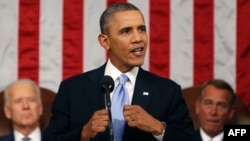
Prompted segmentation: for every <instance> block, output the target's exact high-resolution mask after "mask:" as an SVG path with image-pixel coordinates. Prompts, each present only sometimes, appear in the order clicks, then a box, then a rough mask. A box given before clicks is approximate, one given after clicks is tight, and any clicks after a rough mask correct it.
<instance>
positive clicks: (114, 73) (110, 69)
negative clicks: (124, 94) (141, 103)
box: [104, 60, 164, 141]
mask: <svg viewBox="0 0 250 141" xmlns="http://www.w3.org/2000/svg"><path fill="white" fill-rule="evenodd" d="M138 71H139V67H134V68H133V69H132V70H130V71H129V72H126V73H125V74H126V75H127V76H128V78H129V81H128V82H127V83H126V84H125V87H126V88H127V90H128V93H129V104H131V103H132V98H133V94H134V88H135V81H136V77H137V74H138ZM121 74H122V72H120V71H119V70H118V69H117V68H116V67H115V66H114V65H113V64H112V63H111V62H110V60H108V62H107V65H106V68H105V72H104V75H109V76H111V77H112V78H113V80H114V81H115V86H114V88H115V87H116V86H117V85H118V83H119V80H118V77H119V76H120V75H121ZM112 96H113V92H112V93H111V94H110V97H111V99H112ZM111 106H112V104H111ZM163 135H164V134H162V135H159V136H154V137H155V138H156V139H157V140H158V141H162V140H163Z"/></svg>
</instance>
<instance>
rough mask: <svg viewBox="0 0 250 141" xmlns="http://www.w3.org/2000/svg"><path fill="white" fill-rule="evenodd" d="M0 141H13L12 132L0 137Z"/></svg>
mask: <svg viewBox="0 0 250 141" xmlns="http://www.w3.org/2000/svg"><path fill="white" fill-rule="evenodd" d="M0 141H15V139H14V134H13V133H12V134H9V135H5V136H2V137H0Z"/></svg>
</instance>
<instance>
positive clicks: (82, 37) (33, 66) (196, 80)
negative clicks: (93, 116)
mask: <svg viewBox="0 0 250 141" xmlns="http://www.w3.org/2000/svg"><path fill="white" fill-rule="evenodd" d="M126 1H127V2H131V3H133V4H135V5H136V6H137V7H138V8H140V9H141V11H142V12H143V14H144V16H145V17H144V18H145V21H146V25H147V31H148V33H149V48H148V52H147V55H146V59H145V64H144V65H143V68H145V69H146V70H149V71H151V72H153V73H155V74H158V75H160V76H163V77H166V78H171V79H173V80H174V81H176V82H178V83H179V84H180V85H181V86H182V88H186V87H189V86H193V85H199V84H202V83H203V82H204V81H206V80H208V79H212V78H221V79H224V80H226V81H228V82H229V83H230V84H231V85H232V86H233V88H234V89H235V91H236V92H237V94H238V95H240V96H241V97H242V98H243V99H244V102H245V103H246V104H248V106H249V107H250V0H0V91H1V90H4V88H5V87H6V86H7V85H8V84H9V83H10V82H11V81H14V80H16V79H18V78H23V77H29V78H31V79H33V80H35V81H36V82H37V83H38V84H39V85H40V86H41V87H44V88H48V89H50V90H52V91H54V92H56V91H57V89H58V86H59V83H60V81H61V80H63V79H65V78H68V77H69V76H72V75H75V74H79V73H82V72H86V71H88V70H91V69H94V68H96V67H98V66H100V65H102V64H103V63H104V62H105V61H106V58H107V57H106V52H105V50H104V49H103V48H102V47H101V46H100V45H99V43H98V41H97V36H98V34H99V33H100V29H99V17H100V15H101V13H102V12H103V10H104V9H105V8H106V7H107V6H108V5H110V4H112V3H114V2H126Z"/></svg>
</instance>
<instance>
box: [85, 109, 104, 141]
mask: <svg viewBox="0 0 250 141" xmlns="http://www.w3.org/2000/svg"><path fill="white" fill-rule="evenodd" d="M108 121H109V117H108V111H107V110H106V109H103V110H99V111H96V112H95V113H94V114H93V115H92V117H91V118H90V120H89V121H88V123H87V124H86V125H84V127H83V128H82V136H87V137H89V138H91V137H94V136H96V134H97V133H99V132H104V131H105V130H106V128H107V126H108Z"/></svg>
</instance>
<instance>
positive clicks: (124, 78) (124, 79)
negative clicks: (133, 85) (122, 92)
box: [119, 74, 128, 85]
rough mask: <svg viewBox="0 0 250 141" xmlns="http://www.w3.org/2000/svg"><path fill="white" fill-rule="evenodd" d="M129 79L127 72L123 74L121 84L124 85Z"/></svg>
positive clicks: (120, 79) (120, 78) (120, 77)
mask: <svg viewBox="0 0 250 141" xmlns="http://www.w3.org/2000/svg"><path fill="white" fill-rule="evenodd" d="M127 81H128V76H127V75H126V74H121V75H120V76H119V84H121V85H124V84H125V83H126V82H127Z"/></svg>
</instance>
